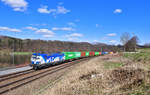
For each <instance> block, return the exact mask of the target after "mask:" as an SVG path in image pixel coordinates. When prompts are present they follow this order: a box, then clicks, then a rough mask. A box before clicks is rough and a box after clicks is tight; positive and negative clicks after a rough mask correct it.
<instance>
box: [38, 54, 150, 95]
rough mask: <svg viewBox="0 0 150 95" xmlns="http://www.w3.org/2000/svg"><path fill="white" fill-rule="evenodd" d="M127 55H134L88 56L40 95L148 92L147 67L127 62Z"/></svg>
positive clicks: (136, 94)
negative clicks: (88, 59)
mask: <svg viewBox="0 0 150 95" xmlns="http://www.w3.org/2000/svg"><path fill="white" fill-rule="evenodd" d="M129 56H130V57H131V56H132V57H134V56H133V55H132V54H131V55H130V54H128V55H126V57H122V56H118V55H117V56H112V55H107V56H100V57H98V58H95V59H92V60H91V61H89V62H87V63H85V64H82V65H80V66H78V67H77V68H74V69H72V70H71V71H70V72H68V74H67V75H66V76H64V77H63V79H62V80H61V81H60V82H58V83H57V84H56V85H54V86H53V88H51V89H48V90H46V91H45V92H43V93H42V94H41V95H49V94H52V95H149V93H150V73H148V72H149V71H148V69H147V68H146V67H145V65H143V64H142V63H136V62H134V61H132V62H131V63H129V62H130V61H128V58H129ZM142 56H145V55H144V54H142ZM120 59H121V60H120Z"/></svg>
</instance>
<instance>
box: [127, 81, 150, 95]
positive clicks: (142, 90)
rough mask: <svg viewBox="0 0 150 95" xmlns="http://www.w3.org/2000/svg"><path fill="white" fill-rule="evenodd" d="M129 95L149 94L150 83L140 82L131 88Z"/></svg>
mask: <svg viewBox="0 0 150 95" xmlns="http://www.w3.org/2000/svg"><path fill="white" fill-rule="evenodd" d="M129 95H150V84H142V85H141V86H140V87H139V88H138V89H136V90H133V91H132V92H131V93H130V94H129Z"/></svg>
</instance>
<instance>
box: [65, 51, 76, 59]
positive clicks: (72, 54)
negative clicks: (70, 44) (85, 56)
mask: <svg viewBox="0 0 150 95" xmlns="http://www.w3.org/2000/svg"><path fill="white" fill-rule="evenodd" d="M63 53H64V55H65V60H69V59H74V58H75V52H63Z"/></svg>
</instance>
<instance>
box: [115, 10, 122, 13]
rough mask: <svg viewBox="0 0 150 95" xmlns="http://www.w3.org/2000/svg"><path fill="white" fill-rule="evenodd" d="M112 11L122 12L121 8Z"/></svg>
mask: <svg viewBox="0 0 150 95" xmlns="http://www.w3.org/2000/svg"><path fill="white" fill-rule="evenodd" d="M114 13H122V9H115V10H114Z"/></svg>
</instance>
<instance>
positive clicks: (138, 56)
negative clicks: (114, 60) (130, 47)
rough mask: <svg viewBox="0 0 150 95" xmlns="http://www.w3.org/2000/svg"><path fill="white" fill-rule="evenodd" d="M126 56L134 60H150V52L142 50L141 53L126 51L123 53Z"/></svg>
mask: <svg viewBox="0 0 150 95" xmlns="http://www.w3.org/2000/svg"><path fill="white" fill-rule="evenodd" d="M123 56H124V57H126V58H129V59H131V60H133V61H143V62H146V61H148V62H150V52H140V53H124V55H123Z"/></svg>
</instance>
